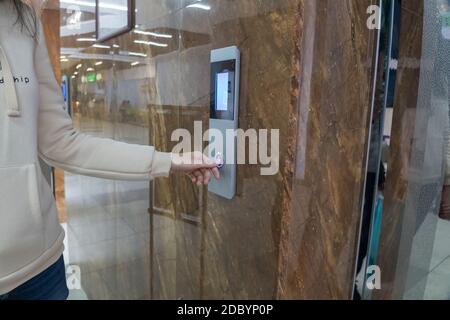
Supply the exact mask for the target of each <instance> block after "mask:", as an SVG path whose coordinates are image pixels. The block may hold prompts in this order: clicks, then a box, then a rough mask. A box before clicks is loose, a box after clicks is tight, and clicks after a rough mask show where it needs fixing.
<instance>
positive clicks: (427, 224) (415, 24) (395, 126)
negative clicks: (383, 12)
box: [372, 0, 450, 299]
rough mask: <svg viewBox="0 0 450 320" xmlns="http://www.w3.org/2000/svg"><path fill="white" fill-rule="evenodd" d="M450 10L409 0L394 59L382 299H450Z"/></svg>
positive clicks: (436, 1)
mask: <svg viewBox="0 0 450 320" xmlns="http://www.w3.org/2000/svg"><path fill="white" fill-rule="evenodd" d="M449 9H450V7H449V1H447V0H431V1H420V0H414V1H402V2H401V8H400V14H401V19H400V26H401V27H400V35H399V42H398V48H399V49H398V51H399V54H398V57H399V58H398V61H397V60H394V61H391V62H394V63H395V64H394V65H391V66H395V68H397V77H396V84H395V98H394V100H393V109H392V110H389V105H386V107H388V109H387V112H386V119H387V120H390V121H386V124H385V130H384V132H385V136H386V137H385V138H386V139H385V142H386V146H385V149H384V150H383V159H384V160H383V163H384V164H385V165H386V167H387V174H386V181H385V183H384V190H383V192H382V193H381V192H380V194H379V196H378V198H377V200H378V201H379V203H380V204H381V205H382V208H383V210H382V212H383V218H382V224H381V236H380V242H379V247H378V256H377V259H376V260H375V263H376V264H377V265H378V266H379V267H380V270H381V290H377V291H375V292H373V295H372V297H373V298H375V299H380V298H391V299H392V298H393V299H423V298H425V299H449V298H450V282H449V272H450V264H449V263H450V260H449V256H450V251H449V248H450V247H449V245H448V244H449V240H450V238H449V237H448V235H449V234H450V224H449V223H448V222H447V221H445V220H444V219H441V218H439V211H440V209H439V207H440V203H441V200H445V202H446V203H448V201H449V200H448V195H447V194H446V192H445V190H447V188H444V193H443V192H442V190H443V185H444V186H445V185H446V182H445V181H446V178H445V177H446V176H447V172H448V167H447V161H448V159H447V150H448V146H447V145H448V136H449V102H450V100H449V77H450V61H449V57H450V38H449V37H448V33H447V31H448V16H449V11H450V10H449ZM390 94H391V93H390V92H389V90H388V92H387V94H386V95H387V96H390ZM388 102H389V99H388ZM388 111H389V112H388ZM444 180H445V181H444ZM380 195H381V197H380ZM374 212H375V214H379V213H381V210H380V211H378V209H375V211H374ZM441 217H442V218H448V216H445V215H444V214H442V215H441ZM374 225H376V222H375V223H374ZM373 242H376V238H374V237H372V243H373Z"/></svg>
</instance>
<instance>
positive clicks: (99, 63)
mask: <svg viewBox="0 0 450 320" xmlns="http://www.w3.org/2000/svg"><path fill="white" fill-rule="evenodd" d="M102 64H103V61H99V62H96V63H95V65H96V66H101V65H102Z"/></svg>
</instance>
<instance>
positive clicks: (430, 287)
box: [425, 220, 450, 300]
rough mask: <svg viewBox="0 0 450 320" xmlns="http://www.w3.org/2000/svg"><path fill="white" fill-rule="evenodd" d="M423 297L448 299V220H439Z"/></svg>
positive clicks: (449, 247)
mask: <svg viewBox="0 0 450 320" xmlns="http://www.w3.org/2000/svg"><path fill="white" fill-rule="evenodd" d="M425 299H433V300H434V299H437V300H450V222H449V221H444V220H439V222H438V224H437V229H436V237H435V243H434V248H433V258H432V262H431V270H430V273H429V275H428V277H427V284H426V290H425Z"/></svg>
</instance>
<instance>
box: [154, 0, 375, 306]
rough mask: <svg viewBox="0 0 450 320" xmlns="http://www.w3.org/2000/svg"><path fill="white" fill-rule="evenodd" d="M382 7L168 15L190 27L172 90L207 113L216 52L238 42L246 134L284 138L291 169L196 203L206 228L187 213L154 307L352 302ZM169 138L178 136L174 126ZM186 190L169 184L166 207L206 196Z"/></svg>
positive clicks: (320, 5) (216, 6)
mask: <svg viewBox="0 0 450 320" xmlns="http://www.w3.org/2000/svg"><path fill="white" fill-rule="evenodd" d="M372 3H375V2H374V1H297V0H296V1H294V0H291V1H288V0H286V1H264V2H257V1H226V0H216V1H210V2H209V4H210V5H211V10H210V11H201V10H192V9H191V8H183V9H180V10H178V11H176V13H171V14H168V15H167V16H166V17H165V18H164V19H169V20H170V19H173V20H175V21H176V23H175V24H179V25H180V30H181V43H180V50H179V52H178V53H177V54H176V55H173V59H172V60H171V65H172V67H171V68H172V70H179V73H178V74H179V76H176V77H170V78H167V76H164V75H163V74H158V73H157V76H156V79H157V82H159V81H161V83H160V84H159V87H161V88H163V87H165V86H171V87H175V88H177V89H178V92H179V94H178V95H177V99H178V103H179V105H181V106H189V107H191V108H197V109H199V110H201V111H200V112H205V114H206V117H207V114H208V105H209V54H210V50H211V49H214V48H220V47H225V46H228V45H233V44H236V45H238V47H239V48H240V49H241V52H242V57H241V60H242V72H241V97H240V101H241V103H240V108H241V109H240V119H239V126H240V128H243V129H248V128H255V129H260V128H267V129H271V128H275V129H280V130H281V131H280V141H281V145H280V155H281V159H280V171H279V173H278V174H277V175H276V176H272V177H262V176H260V175H259V166H249V165H245V166H239V168H238V195H237V197H236V198H235V199H233V200H232V201H229V200H224V199H221V198H220V197H217V196H215V195H212V194H207V193H206V192H205V190H202V191H201V192H199V193H195V194H200V196H199V197H198V201H199V207H198V213H196V214H195V215H198V216H199V217H200V221H199V222H198V221H197V222H196V223H195V224H190V223H188V222H186V220H183V219H182V218H179V217H182V216H183V215H185V214H186V212H183V211H179V210H175V211H176V213H175V220H174V226H173V230H174V232H175V234H174V235H173V236H172V237H171V238H172V239H171V241H172V242H170V241H169V243H172V245H173V246H174V247H175V252H176V253H175V255H174V256H175V257H176V258H175V259H174V260H173V261H172V262H171V261H170V260H169V259H157V263H156V266H157V268H156V269H155V270H156V274H154V279H155V281H156V282H158V284H157V286H156V287H154V289H155V290H154V292H153V294H154V297H156V298H162V297H175V298H180V297H183V298H217V299H220V298H255V299H262V298H284V299H290V298H350V297H351V290H352V281H353V272H354V261H355V256H356V245H357V237H358V227H359V216H360V210H361V209H360V208H361V198H360V195H361V190H362V184H363V177H364V170H363V168H364V165H365V154H366V140H367V138H366V137H367V124H368V120H369V114H370V113H369V109H370V104H369V102H370V83H371V70H372V69H371V67H372V54H373V49H374V48H373V44H374V35H375V32H370V31H369V30H368V29H367V27H366V19H367V15H366V9H367V7H368V5H370V4H372ZM337 26H338V27H337ZM183 34H189V37H187V36H184V37H183ZM156 60H157V61H156V66H157V68H156V69H157V70H158V58H156ZM161 63H162V62H161ZM160 70H161V72H163V71H164V70H165V71H167V69H162V68H161V69H160ZM301 77H302V80H303V83H302V85H300V78H301ZM161 79H164V81H162V80H161ZM162 99H164V98H162ZM299 107H300V109H298V108H299ZM172 110H174V109H172ZM174 112H175V111H172V112H170V114H174ZM167 117H168V116H165V118H164V120H161V121H159V122H157V124H158V125H159V124H160V123H161V122H164V121H166V119H167ZM201 118H203V117H201V116H200V114H199V115H198V118H197V120H198V119H201ZM181 119H190V120H188V121H186V122H185V123H189V121H192V120H194V119H193V118H189V116H188V118H186V116H185V114H184V112H181V113H179V115H178V117H177V116H175V118H174V120H172V121H171V122H170V125H167V128H173V127H174V125H175V124H176V123H177V122H178V124H179V123H180V122H181V121H182V120H181ZM297 120H299V121H300V122H299V123H298V121H297ZM205 128H206V126H205ZM162 131H164V132H166V136H165V138H166V137H167V133H168V132H169V131H170V130H164V129H163V130H162ZM165 138H164V139H165ZM160 145H164V144H160ZM294 171H295V174H296V176H295V177H294ZM166 183H167V185H166V188H164V189H162V188H161V184H166ZM173 183H174V180H171V181H170V182H167V181H166V182H156V183H155V190H154V193H153V194H154V195H155V194H157V196H156V197H155V198H154V201H155V202H159V201H160V199H162V198H164V199H167V197H169V198H170V199H172V200H170V201H169V203H172V205H171V207H173V206H174V205H175V203H176V201H181V202H183V201H185V200H182V199H183V198H184V197H187V198H189V197H191V198H192V190H190V189H186V187H187V186H185V187H184V188H177V187H175V188H174V185H173ZM170 186H171V187H172V189H170ZM189 188H192V187H189ZM158 189H159V190H161V191H158ZM183 189H184V190H185V192H183V191H182V190H183ZM163 190H164V191H163ZM167 190H172V192H175V191H176V192H177V193H169V195H168V193H167ZM343 190H346V192H343ZM155 192H156V193H155ZM194 210H195V208H194ZM177 217H178V218H177ZM155 237H156V238H158V237H164V238H167V237H168V236H167V234H165V235H160V234H156V235H155ZM169 237H170V236H169ZM155 241H156V239H155ZM167 273H172V274H173V275H174V277H175V278H173V277H172V278H170V277H168V276H167ZM167 278H170V280H169V279H168V282H167V281H166V283H164V280H161V279H167ZM168 294H169V295H168ZM171 295H172V296H171Z"/></svg>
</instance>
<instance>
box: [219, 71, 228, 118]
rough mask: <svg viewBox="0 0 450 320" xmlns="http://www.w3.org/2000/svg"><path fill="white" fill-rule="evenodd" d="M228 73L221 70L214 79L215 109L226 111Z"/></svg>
mask: <svg viewBox="0 0 450 320" xmlns="http://www.w3.org/2000/svg"><path fill="white" fill-rule="evenodd" d="M229 81H230V80H229V73H228V72H222V73H218V74H217V79H216V86H217V87H216V110H217V111H228V89H229Z"/></svg>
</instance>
